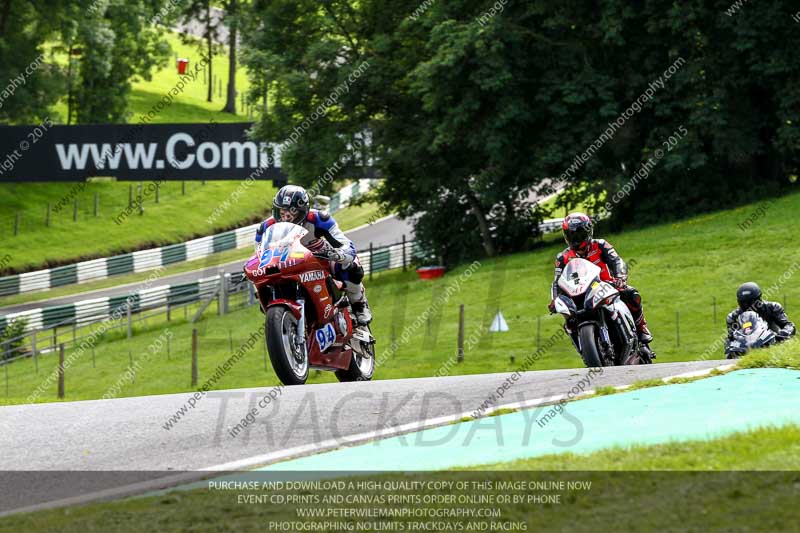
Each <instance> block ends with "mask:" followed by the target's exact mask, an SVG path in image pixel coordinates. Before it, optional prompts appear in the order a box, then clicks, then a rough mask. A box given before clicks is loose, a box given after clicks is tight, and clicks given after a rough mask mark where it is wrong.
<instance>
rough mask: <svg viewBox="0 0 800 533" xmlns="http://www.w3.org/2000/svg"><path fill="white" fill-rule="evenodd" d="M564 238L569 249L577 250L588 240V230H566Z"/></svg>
mask: <svg viewBox="0 0 800 533" xmlns="http://www.w3.org/2000/svg"><path fill="white" fill-rule="evenodd" d="M564 237H566V239H567V242H568V243H569V245H570V247H571V248H579V247H580V246H581V244H583V243H584V242H586V241H588V240H589V230H588V229H586V228H577V229H568V230H566V231H565V232H564Z"/></svg>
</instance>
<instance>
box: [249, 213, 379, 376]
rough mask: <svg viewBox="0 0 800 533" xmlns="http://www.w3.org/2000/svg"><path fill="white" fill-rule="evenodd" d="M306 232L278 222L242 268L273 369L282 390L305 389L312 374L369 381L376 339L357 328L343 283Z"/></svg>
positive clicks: (295, 226) (293, 225)
mask: <svg viewBox="0 0 800 533" xmlns="http://www.w3.org/2000/svg"><path fill="white" fill-rule="evenodd" d="M306 233H307V230H306V229H304V228H302V227H301V226H298V225H296V224H291V223H288V222H278V223H276V224H274V225H272V226H270V228H269V230H268V231H267V233H266V234H265V235H264V241H263V244H262V247H261V250H259V251H258V252H257V253H256V255H254V256H253V257H252V258H251V259H250V260H249V261H248V262H247V264H245V267H244V275H245V278H246V279H248V280H250V282H252V283H253V285H254V286H255V289H256V295H257V298H258V302H259V304H260V305H261V310H262V312H264V314H265V315H266V321H265V324H264V330H265V331H264V333H265V336H266V343H267V351H268V352H269V358H270V360H271V361H272V368H274V369H275V373H276V374H277V375H278V378H279V379H280V380H281V382H282V383H283V384H284V385H302V384H304V383H305V382H306V380H307V379H308V373H309V369H311V368H315V369H320V370H329V371H334V372H335V373H336V377H337V378H338V379H339V381H366V380H370V379H372V374H373V372H374V371H375V339H374V338H373V337H372V334H371V332H370V329H369V326H357V325H356V322H355V320H354V319H353V317H354V315H353V311H352V308H351V306H350V301H349V299H348V298H347V295H346V294H344V293H343V291H342V289H343V285H342V283H341V282H339V281H337V280H335V279H333V276H332V275H331V271H330V266H329V262H328V260H327V259H325V258H323V257H320V256H316V255H314V254H313V253H312V252H311V251H310V250H309V249H308V248H306V247H305V246H303V245H302V243H301V242H300V239H301V238H302V237H303V236H304V235H305V234H306Z"/></svg>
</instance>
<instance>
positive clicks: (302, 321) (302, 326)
mask: <svg viewBox="0 0 800 533" xmlns="http://www.w3.org/2000/svg"><path fill="white" fill-rule="evenodd" d="M297 303H298V304H299V305H300V318H299V319H298V320H297V335H296V336H295V338H294V343H295V345H297V346H302V348H303V357H308V346H306V301H305V299H303V298H298V299H297Z"/></svg>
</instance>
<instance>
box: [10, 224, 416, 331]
mask: <svg viewBox="0 0 800 533" xmlns="http://www.w3.org/2000/svg"><path fill="white" fill-rule="evenodd" d="M345 233H346V234H347V236H348V237H349V238H350V239H351V240H352V241H353V242H354V243H355V245H356V249H357V250H359V253H360V254H361V255H362V256H363V254H365V253H367V250H369V245H370V243H372V245H373V246H374V247H379V246H386V245H389V244H395V243H399V242H401V241H402V238H403V235H405V236H406V239H408V240H411V239H413V238H414V226H413V224H412V221H411V220H400V219H399V218H397V217H396V216H394V215H391V216H388V217H384V218H382V219H380V220H378V221H376V222H374V223H372V224H368V225H364V226H360V227H358V228H356V229H354V230H351V231H348V232H345ZM242 253H243V254H244V255H246V254H247V252H246V250H244V249H243V250H242ZM206 261H207V259H206V260H204V259H198V260H197V264H198V266H201V265H202V264H203V263H204V262H206ZM243 264H244V260H238V261H232V262H230V263H226V264H222V265H213V266H207V267H205V268H198V269H197V270H192V271H190V272H183V273H181V274H174V275H172V276H164V277H163V278H159V279H158V281H156V282H153V284H152V285H153V286H157V285H179V284H181V283H190V282H192V281H195V280H198V279H201V278H208V277H213V276H217V275H219V273H220V272H229V273H238V272H241V271H242V265H243ZM142 276H143V277H146V276H147V272H142ZM140 285H141V283H138V282H137V283H129V284H126V285H119V286H116V287H108V288H106V289H98V290H94V291H90V292H83V293H79V294H73V295H70V296H63V297H59V298H52V299H49V300H39V301H37V302H30V303H24V304H18V305H11V306H8V307H3V308H0V316H2V315H7V314H11V313H19V312H21V311H27V310H29V309H38V308H40V307H54V306H58V305H66V304H71V303H74V302H80V301H82V300H89V299H92V298H103V297H111V296H121V295H127V294H128V291H131V290H136V289H137V288H139V286H140Z"/></svg>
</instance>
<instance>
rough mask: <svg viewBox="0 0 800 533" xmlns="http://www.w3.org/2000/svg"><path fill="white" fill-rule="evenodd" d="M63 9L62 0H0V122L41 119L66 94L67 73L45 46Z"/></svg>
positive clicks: (26, 121)
mask: <svg viewBox="0 0 800 533" xmlns="http://www.w3.org/2000/svg"><path fill="white" fill-rule="evenodd" d="M45 11H46V12H48V13H49V14H51V15H52V16H50V17H42V16H41V13H42V12H45ZM63 12H64V5H63V3H62V2H45V1H43V0H33V1H29V0H26V1H21V0H0V80H3V81H2V84H3V86H2V87H0V122H7V123H19V124H25V123H32V122H39V121H41V120H42V119H44V118H45V117H47V116H49V115H50V111H49V110H50V108H51V106H53V105H54V104H55V103H56V102H57V101H58V99H59V98H60V97H61V95H62V94H63V91H64V82H65V76H64V73H63V71H62V70H61V69H59V68H58V67H57V66H55V65H53V64H52V63H51V62H50V61H49V58H48V57H47V56H46V54H45V50H44V43H45V42H46V41H47V40H48V39H50V38H52V37H53V36H54V35H55V33H56V31H57V29H58V24H57V21H58V19H59V17H60V15H61V14H62V13H63Z"/></svg>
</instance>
